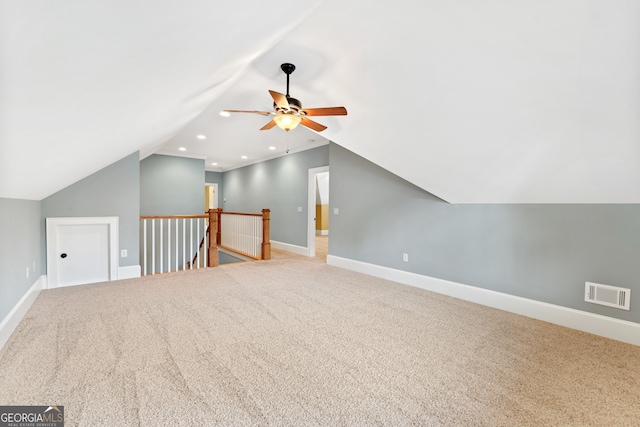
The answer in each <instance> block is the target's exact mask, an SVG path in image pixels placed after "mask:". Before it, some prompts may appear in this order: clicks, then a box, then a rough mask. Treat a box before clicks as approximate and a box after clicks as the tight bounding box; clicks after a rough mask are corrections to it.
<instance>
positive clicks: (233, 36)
mask: <svg viewBox="0 0 640 427" xmlns="http://www.w3.org/2000/svg"><path fill="white" fill-rule="evenodd" d="M283 62H292V63H294V64H295V65H296V67H297V69H296V71H295V72H294V73H293V74H292V75H291V95H292V96H294V97H295V98H298V99H300V100H301V101H302V102H303V105H304V107H325V106H337V105H343V106H345V107H346V108H347V110H348V111H349V115H348V116H345V117H318V118H317V121H318V122H320V123H322V124H324V125H326V126H328V129H327V130H326V131H324V132H322V133H320V134H318V133H315V132H313V131H310V130H308V129H306V128H302V127H298V128H296V129H294V130H292V131H291V132H289V133H285V132H284V131H282V130H280V129H278V128H274V129H271V130H269V131H259V130H258V129H260V127H262V126H263V125H264V124H265V123H266V122H267V121H268V118H265V117H263V116H259V115H249V114H246V115H243V114H236V115H233V116H231V117H228V118H225V117H221V116H220V115H219V114H218V113H219V112H220V110H222V109H246V110H254V109H255V110H263V109H270V108H271V104H272V100H271V98H270V96H269V94H268V92H267V90H268V89H271V90H276V91H279V92H284V91H285V83H286V78H285V75H284V74H283V73H282V71H281V70H280V64H282V63H283ZM0 67H1V68H0V197H9V198H22V199H34V200H40V199H42V198H44V197H47V196H48V195H50V194H53V193H54V192H56V191H58V190H60V189H62V188H64V187H66V186H68V185H70V184H72V183H74V182H76V181H78V180H80V179H82V178H84V177H86V176H88V175H90V174H91V173H93V172H96V171H97V170H99V169H101V168H103V167H105V166H108V165H109V164H111V163H113V162H114V161H117V160H119V159H120V158H122V157H124V156H126V155H128V154H130V153H132V152H135V151H138V150H139V151H140V152H141V153H142V155H143V156H146V155H149V154H152V153H165V154H175V155H188V156H193V157H200V158H203V159H205V160H206V165H207V168H208V169H210V170H227V169H230V168H233V167H237V166H239V165H242V164H244V163H246V162H252V161H256V160H259V159H265V158H269V157H270V156H274V155H282V154H284V152H285V150H286V149H291V150H301V149H306V148H309V147H313V146H317V145H320V144H323V143H326V142H327V141H328V140H331V141H334V142H335V143H337V144H340V145H342V146H343V147H345V148H347V149H349V150H351V151H354V152H355V153H357V154H359V155H361V156H363V157H365V158H367V159H369V160H371V161H372V162H374V163H376V164H378V165H380V166H381V167H383V168H385V169H388V170H389V171H391V172H393V173H395V174H397V175H399V176H401V177H402V178H404V179H406V180H408V181H410V182H412V183H414V184H415V185H417V186H419V187H421V188H423V189H425V190H426V191H429V192H431V193H433V194H435V195H436V196H438V197H440V198H442V199H444V200H446V201H449V202H451V203H639V202H640V185H639V183H640V120H639V118H640V77H639V76H640V2H638V1H637V0H613V1H612V0H554V1H539V0H521V1H509V0H482V1H477V0H448V1H444V0H437V1H436V0H422V1H417V0H416V1H413V0H398V1H394V2H371V1H363V0H354V1H340V0H315V1H314V0H310V1H306V2H298V3H296V4H295V7H287V5H285V4H281V3H273V2H264V1H257V0H246V1H244V2H235V3H233V2H212V1H205V0H185V1H182V2H175V1H168V0H155V1H151V0H147V1H142V0H110V1H105V0H98V1H91V2H87V1H82V0H56V1H51V0H28V1H12V0H0ZM197 135H205V137H206V139H197ZM270 146H273V147H275V150H269V147H270ZM181 147H182V148H184V149H185V150H186V151H179V149H180V148H181ZM242 155H244V156H247V159H241V157H240V156H242ZM213 163H217V165H213Z"/></svg>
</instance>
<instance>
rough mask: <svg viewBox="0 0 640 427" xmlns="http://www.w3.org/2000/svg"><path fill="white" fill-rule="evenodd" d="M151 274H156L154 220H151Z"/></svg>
mask: <svg viewBox="0 0 640 427" xmlns="http://www.w3.org/2000/svg"><path fill="white" fill-rule="evenodd" d="M151 274H156V220H155V219H152V220H151Z"/></svg>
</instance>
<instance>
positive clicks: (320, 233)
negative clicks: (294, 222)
mask: <svg viewBox="0 0 640 427" xmlns="http://www.w3.org/2000/svg"><path fill="white" fill-rule="evenodd" d="M328 235H329V230H316V236H328Z"/></svg>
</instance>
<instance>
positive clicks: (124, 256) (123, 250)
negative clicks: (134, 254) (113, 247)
mask: <svg viewBox="0 0 640 427" xmlns="http://www.w3.org/2000/svg"><path fill="white" fill-rule="evenodd" d="M126 257H127V250H126V249H122V250H121V251H120V258H126Z"/></svg>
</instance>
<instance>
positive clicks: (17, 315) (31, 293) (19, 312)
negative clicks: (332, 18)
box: [0, 276, 47, 348]
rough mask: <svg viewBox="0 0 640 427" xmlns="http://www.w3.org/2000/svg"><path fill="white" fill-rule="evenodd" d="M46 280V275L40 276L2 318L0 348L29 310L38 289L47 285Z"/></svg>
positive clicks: (38, 292)
mask: <svg viewBox="0 0 640 427" xmlns="http://www.w3.org/2000/svg"><path fill="white" fill-rule="evenodd" d="M46 282H47V276H40V277H39V278H38V280H36V282H35V283H34V284H33V285H32V286H31V288H29V290H28V291H27V293H26V294H24V296H23V297H22V298H20V301H18V303H17V304H16V305H15V306H14V307H13V309H11V311H10V312H9V314H7V316H6V317H5V318H4V319H2V322H1V323H0V348H2V347H3V346H4V345H5V344H6V343H7V341H9V338H10V337H11V334H12V333H13V331H15V330H16V328H17V327H18V325H19V324H20V321H22V318H23V317H24V315H25V314H27V311H29V308H30V307H31V304H33V302H34V301H35V300H36V298H37V297H38V295H39V294H40V291H41V290H42V289H45V288H46V287H47V283H46Z"/></svg>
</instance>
